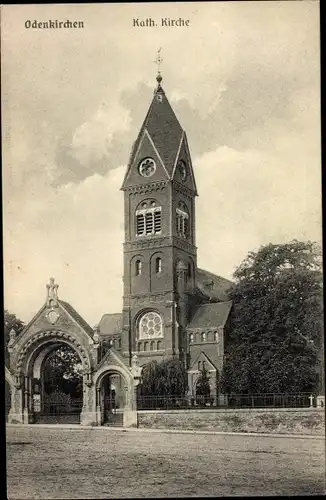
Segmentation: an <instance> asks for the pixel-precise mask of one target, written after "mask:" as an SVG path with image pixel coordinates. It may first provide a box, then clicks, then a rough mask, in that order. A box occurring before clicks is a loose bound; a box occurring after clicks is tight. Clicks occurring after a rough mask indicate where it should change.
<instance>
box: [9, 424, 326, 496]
mask: <svg viewBox="0 0 326 500" xmlns="http://www.w3.org/2000/svg"><path fill="white" fill-rule="evenodd" d="M324 452H325V445H324V439H303V438H288V437H284V438H275V437H256V436H232V435H228V436H223V435H199V434H198V435H196V434H165V433H151V432H121V431H117V430H112V429H107V430H102V429H101V430H98V429H81V430H79V429H62V428H60V429H58V428H55V427H54V426H53V428H41V427H33V426H31V427H28V428H23V427H8V428H7V475H8V479H7V481H8V493H7V495H8V498H10V500H16V499H17V500H18V499H29V500H30V499H41V500H46V499H66V498H74V499H88V498H93V499H99V498H135V497H142V498H148V497H189V496H200V497H204V496H231V495H232V496H234V495H236V496H249V495H251V496H253V495H303V494H307V495H313V494H318V493H323V492H324V491H325V457H324V455H325V453H324Z"/></svg>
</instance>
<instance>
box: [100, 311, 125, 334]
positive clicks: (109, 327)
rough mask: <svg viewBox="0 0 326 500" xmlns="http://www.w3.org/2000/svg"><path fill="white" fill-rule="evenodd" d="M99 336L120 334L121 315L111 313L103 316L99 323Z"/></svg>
mask: <svg viewBox="0 0 326 500" xmlns="http://www.w3.org/2000/svg"><path fill="white" fill-rule="evenodd" d="M98 326H99V334H100V335H102V336H103V337H104V336H106V335H115V334H117V333H121V329H122V314H121V313H112V314H103V316H102V318H101V321H100V323H99V325H98Z"/></svg>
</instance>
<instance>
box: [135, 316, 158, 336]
mask: <svg viewBox="0 0 326 500" xmlns="http://www.w3.org/2000/svg"><path fill="white" fill-rule="evenodd" d="M138 334H139V338H140V339H144V338H151V337H162V336H163V322H162V318H161V316H160V315H159V314H158V313H156V312H148V313H146V314H144V316H142V317H141V318H140V320H139V325H138Z"/></svg>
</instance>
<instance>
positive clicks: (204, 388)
mask: <svg viewBox="0 0 326 500" xmlns="http://www.w3.org/2000/svg"><path fill="white" fill-rule="evenodd" d="M210 393H211V387H210V383H209V376H208V371H207V369H206V368H205V367H203V368H202V369H201V370H200V375H199V377H198V380H197V384H196V396H204V398H207V397H208V396H210Z"/></svg>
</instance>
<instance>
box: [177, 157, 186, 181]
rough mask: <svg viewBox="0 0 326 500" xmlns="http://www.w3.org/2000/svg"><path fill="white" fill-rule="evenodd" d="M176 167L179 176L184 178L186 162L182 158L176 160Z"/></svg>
mask: <svg viewBox="0 0 326 500" xmlns="http://www.w3.org/2000/svg"><path fill="white" fill-rule="evenodd" d="M177 168H178V170H179V174H180V177H181V179H182V180H183V181H185V180H186V177H187V167H186V163H185V162H184V161H183V160H179V161H178V165H177Z"/></svg>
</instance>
